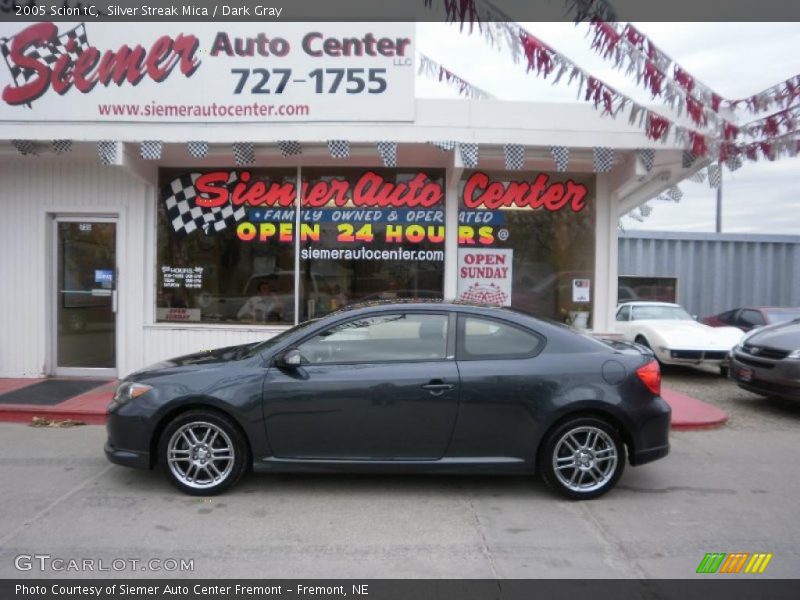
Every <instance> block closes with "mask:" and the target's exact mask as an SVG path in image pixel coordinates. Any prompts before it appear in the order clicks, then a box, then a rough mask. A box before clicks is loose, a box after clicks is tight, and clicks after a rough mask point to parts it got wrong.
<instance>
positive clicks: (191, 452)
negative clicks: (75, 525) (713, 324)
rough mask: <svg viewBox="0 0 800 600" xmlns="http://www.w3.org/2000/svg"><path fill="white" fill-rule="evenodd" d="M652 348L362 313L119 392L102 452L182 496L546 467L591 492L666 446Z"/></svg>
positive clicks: (475, 322)
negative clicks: (360, 477) (264, 473)
mask: <svg viewBox="0 0 800 600" xmlns="http://www.w3.org/2000/svg"><path fill="white" fill-rule="evenodd" d="M660 385H661V375H660V372H659V368H658V364H657V362H656V361H655V360H654V357H653V355H652V354H651V353H650V352H649V350H648V349H646V348H643V347H641V346H638V345H636V344H631V343H627V342H601V341H598V340H596V339H593V338H591V337H589V336H586V335H582V334H579V333H577V332H575V331H574V330H572V329H569V328H567V327H565V326H563V325H559V324H556V323H551V322H547V321H542V320H539V319H536V318H534V317H532V316H529V315H526V314H523V313H520V312H517V311H514V310H510V309H505V308H493V307H479V306H470V305H461V304H447V303H432V302H412V303H402V304H401V303H393V304H381V305H372V306H363V307H358V308H354V309H350V310H346V311H341V312H337V313H334V314H331V315H329V316H327V317H325V318H322V319H319V320H315V321H310V322H307V323H303V324H301V325H298V326H297V327H294V328H292V329H289V330H288V331H286V332H284V333H281V334H280V335H278V336H276V337H273V338H271V339H269V340H266V341H264V342H262V343H258V344H249V345H245V346H236V347H231V348H222V349H219V350H210V351H207V352H202V353H199V354H193V355H190V356H184V357H181V358H176V359H174V360H170V361H167V362H164V363H161V364H158V365H154V366H152V367H149V368H147V369H144V370H142V371H140V372H138V373H135V374H133V375H130V376H129V377H127V378H126V379H125V380H123V381H122V382H120V384H119V387H118V389H117V392H116V394H115V397H114V401H113V402H112V404H111V406H110V408H109V413H110V414H109V416H108V442H107V443H106V447H105V451H106V455H107V456H108V458H109V460H111V461H112V462H115V463H117V464H121V465H126V466H131V467H140V468H152V467H153V466H155V465H156V464H161V465H162V466H163V467H164V470H165V471H166V473H167V474H168V476H169V478H170V479H171V480H172V482H173V483H174V484H175V485H176V486H177V487H178V488H179V489H181V490H183V491H184V492H186V493H189V494H194V495H209V494H216V493H219V492H222V491H223V490H226V489H227V488H229V487H231V486H232V485H234V484H235V483H236V482H237V481H238V480H239V479H240V478H241V477H242V475H244V473H245V472H246V471H247V470H248V468H250V467H251V466H252V467H253V468H254V469H255V470H268V471H301V470H302V471H333V470H347V471H373V472H376V471H379V472H420V471H429V472H430V471H435V472H439V473H455V472H458V473H533V472H534V471H538V472H539V473H541V475H542V476H543V478H544V479H545V481H546V482H547V483H548V484H549V485H550V486H551V487H552V488H554V489H555V490H557V491H558V492H560V493H561V494H563V495H565V496H567V497H569V498H574V499H585V498H594V497H596V496H599V495H601V494H603V493H605V492H607V491H608V490H609V489H611V488H612V487H613V486H614V484H615V483H616V482H617V480H618V479H619V477H620V476H621V474H622V471H623V469H624V467H625V463H626V461H627V462H630V464H631V465H640V464H644V463H647V462H650V461H653V460H656V459H658V458H661V457H663V456H665V455H666V454H667V452H668V451H669V440H668V431H669V424H670V409H669V406H668V405H667V404H666V403H665V402H664V401H663V400H662V399H661V398H660V396H659V393H660Z"/></svg>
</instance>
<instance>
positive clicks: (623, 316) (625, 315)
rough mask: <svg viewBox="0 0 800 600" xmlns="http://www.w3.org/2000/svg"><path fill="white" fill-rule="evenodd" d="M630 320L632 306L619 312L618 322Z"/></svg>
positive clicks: (624, 307) (625, 307)
mask: <svg viewBox="0 0 800 600" xmlns="http://www.w3.org/2000/svg"><path fill="white" fill-rule="evenodd" d="M630 319H631V307H630V306H623V307H622V308H620V309H619V310H618V311H617V321H630Z"/></svg>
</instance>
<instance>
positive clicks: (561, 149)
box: [550, 146, 569, 173]
mask: <svg viewBox="0 0 800 600" xmlns="http://www.w3.org/2000/svg"><path fill="white" fill-rule="evenodd" d="M550 154H551V155H552V156H553V160H554V161H556V171H559V172H561V173H563V172H564V171H566V170H567V168H568V167H569V148H567V147H566V146H550Z"/></svg>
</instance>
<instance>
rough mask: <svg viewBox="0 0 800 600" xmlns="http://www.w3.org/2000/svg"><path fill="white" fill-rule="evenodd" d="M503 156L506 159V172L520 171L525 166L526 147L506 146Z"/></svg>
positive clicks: (504, 146)
mask: <svg viewBox="0 0 800 600" xmlns="http://www.w3.org/2000/svg"><path fill="white" fill-rule="evenodd" d="M503 156H504V157H505V159H506V170H508V171H520V170H522V167H523V166H524V165H525V146H522V145H521V144H504V145H503Z"/></svg>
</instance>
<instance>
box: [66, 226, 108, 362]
mask: <svg viewBox="0 0 800 600" xmlns="http://www.w3.org/2000/svg"><path fill="white" fill-rule="evenodd" d="M55 229H56V231H55V235H56V244H55V245H56V251H55V273H54V279H53V281H54V282H55V298H54V301H55V307H54V311H53V312H54V324H55V336H54V338H55V348H54V351H55V352H54V354H55V360H54V366H55V369H54V370H55V373H56V374H58V375H102V376H106V375H111V376H113V375H115V374H116V366H117V360H116V308H117V306H116V305H117V291H116V288H117V260H116V255H117V224H116V221H114V220H113V219H109V218H99V217H86V218H81V217H77V218H73V217H69V218H67V217H59V218H56V221H55Z"/></svg>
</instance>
